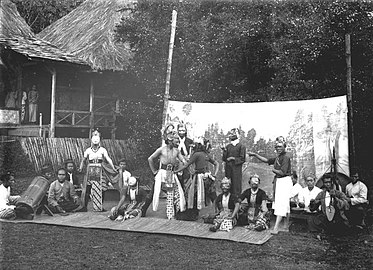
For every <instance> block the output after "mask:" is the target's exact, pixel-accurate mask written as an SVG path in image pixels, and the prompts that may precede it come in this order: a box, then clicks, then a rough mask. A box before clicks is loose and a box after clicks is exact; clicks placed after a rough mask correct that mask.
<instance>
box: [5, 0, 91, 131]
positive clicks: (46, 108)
mask: <svg viewBox="0 0 373 270" xmlns="http://www.w3.org/2000/svg"><path fill="white" fill-rule="evenodd" d="M89 69H90V68H89V66H88V64H87V63H86V62H85V61H84V60H82V59H80V58H79V57H77V56H75V55H73V54H71V53H68V52H66V51H65V50H63V49H60V48H58V47H57V46H55V45H53V44H52V43H50V42H47V41H45V40H43V39H41V38H39V37H36V36H35V35H34V34H33V33H32V31H31V29H30V27H29V26H28V25H27V23H26V22H25V20H24V19H23V18H22V17H21V16H20V14H19V13H18V11H17V8H16V6H15V4H14V3H13V2H11V1H10V0H1V1H0V108H1V109H0V127H1V129H0V132H1V134H3V135H21V136H22V135H23V136H38V135H40V131H41V130H46V131H47V132H48V133H49V136H51V137H54V136H55V127H56V121H55V120H56V118H55V105H56V103H57V102H56V100H57V95H56V92H57V76H58V81H59V82H64V78H71V77H74V76H76V74H78V73H81V72H83V71H86V70H89ZM60 84H61V83H60ZM32 85H35V86H37V90H38V92H39V99H38V113H41V116H42V117H40V118H39V115H38V117H37V118H38V119H37V122H39V123H38V124H39V126H36V125H35V124H33V125H27V122H28V121H27V107H26V108H25V107H24V106H22V99H23V100H26V101H27V99H25V98H23V97H26V98H27V96H28V95H27V92H26V91H25V90H26V89H27V88H29V87H31V86H32ZM88 87H89V86H88ZM6 99H7V100H6ZM22 108H24V109H26V110H23V112H24V113H22ZM4 133H5V134H4Z"/></svg>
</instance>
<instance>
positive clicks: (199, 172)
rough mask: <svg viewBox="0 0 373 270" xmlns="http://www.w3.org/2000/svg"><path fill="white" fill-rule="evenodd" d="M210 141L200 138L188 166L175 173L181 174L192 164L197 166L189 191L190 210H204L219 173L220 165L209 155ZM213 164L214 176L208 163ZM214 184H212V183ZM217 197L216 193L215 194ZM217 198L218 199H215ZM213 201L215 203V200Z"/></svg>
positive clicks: (188, 203)
mask: <svg viewBox="0 0 373 270" xmlns="http://www.w3.org/2000/svg"><path fill="white" fill-rule="evenodd" d="M207 143H208V141H207V140H205V139H203V138H199V139H197V140H196V142H195V146H194V152H193V154H192V156H191V157H190V159H189V161H188V162H187V164H185V165H184V166H182V167H181V168H179V169H178V170H176V171H175V172H179V171H182V170H184V169H185V168H188V166H190V165H191V164H194V165H195V173H194V175H193V177H192V182H191V185H190V188H189V190H188V196H187V197H188V202H187V205H188V208H190V209H192V208H193V209H198V210H200V209H202V207H203V206H204V205H206V200H205V194H206V193H207V192H208V191H209V189H210V188H211V187H210V185H211V184H215V175H216V174H217V173H218V171H219V163H218V162H217V161H215V160H214V159H212V158H211V156H209V155H208V153H207V150H206V146H205V145H207ZM209 162H210V163H211V164H213V165H214V166H215V171H214V174H211V172H210V171H209V169H208V163H209ZM210 180H211V181H212V182H211V181H210ZM215 196H216V193H215ZM215 198H216V197H215ZM215 198H214V199H213V201H214V200H215Z"/></svg>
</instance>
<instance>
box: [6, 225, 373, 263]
mask: <svg viewBox="0 0 373 270" xmlns="http://www.w3.org/2000/svg"><path fill="white" fill-rule="evenodd" d="M0 247H1V252H0V255H1V257H0V259H1V267H0V268H1V269H176V268H179V269H236V268H237V269H243V268H246V269H247V268H251V269H312V268H314V269H372V266H373V257H372V256H373V255H372V254H373V235H372V233H370V234H369V233H368V232H366V233H362V234H359V235H353V236H345V237H330V236H321V239H320V238H318V237H317V235H314V234H310V233H306V232H304V231H303V226H301V225H300V224H298V225H293V226H292V227H291V231H290V233H285V232H281V233H280V234H279V235H277V236H274V237H272V238H271V239H270V240H269V241H268V242H267V243H265V244H263V245H251V244H244V243H236V242H231V241H225V240H207V239H198V238H192V237H181V236H170V235H157V234H147V233H132V232H123V231H108V230H97V229H80V228H71V227H61V226H50V225H39V224H15V223H7V222H0Z"/></svg>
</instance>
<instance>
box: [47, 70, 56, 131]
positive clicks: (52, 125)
mask: <svg viewBox="0 0 373 270" xmlns="http://www.w3.org/2000/svg"><path fill="white" fill-rule="evenodd" d="M51 73H52V93H51V123H50V129H49V137H50V138H54V137H55V128H56V87H57V72H56V70H55V69H54V68H51Z"/></svg>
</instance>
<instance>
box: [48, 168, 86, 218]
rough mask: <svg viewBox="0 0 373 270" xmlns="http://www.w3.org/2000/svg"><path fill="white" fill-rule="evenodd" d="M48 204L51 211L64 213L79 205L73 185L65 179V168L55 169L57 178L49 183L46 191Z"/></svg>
mask: <svg viewBox="0 0 373 270" xmlns="http://www.w3.org/2000/svg"><path fill="white" fill-rule="evenodd" d="M48 206H49V208H50V210H51V211H52V212H53V213H60V214H65V213H66V212H73V211H74V210H76V209H78V208H80V207H81V201H80V199H79V196H78V195H77V194H76V192H75V188H74V185H73V184H71V183H70V181H66V170H65V169H64V168H61V169H59V170H58V171H57V180H55V181H54V182H52V183H51V185H50V186H49V191H48Z"/></svg>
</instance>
